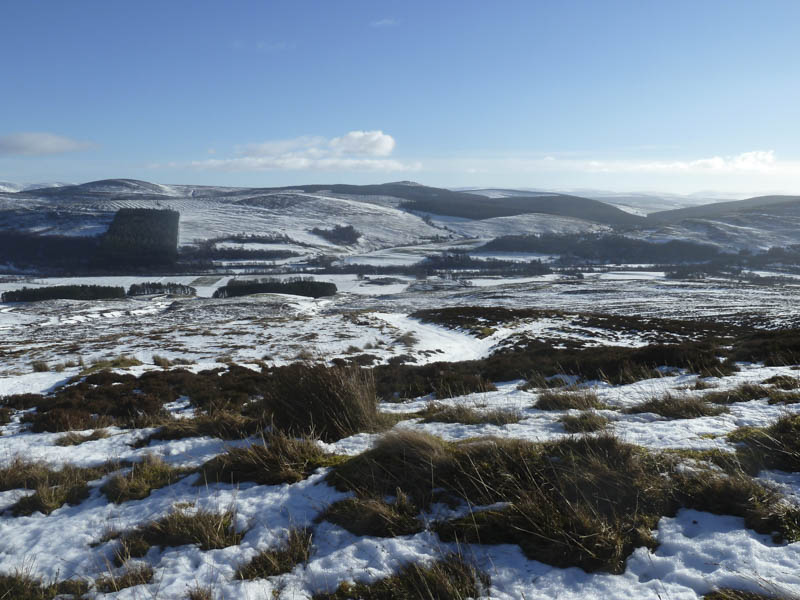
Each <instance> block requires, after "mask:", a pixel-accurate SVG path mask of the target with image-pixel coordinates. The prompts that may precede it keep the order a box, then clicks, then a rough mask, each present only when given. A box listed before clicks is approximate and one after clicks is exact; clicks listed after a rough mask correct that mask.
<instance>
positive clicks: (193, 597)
mask: <svg viewBox="0 0 800 600" xmlns="http://www.w3.org/2000/svg"><path fill="white" fill-rule="evenodd" d="M213 598H214V592H213V590H212V589H211V588H210V587H208V586H200V585H196V586H194V587H193V588H190V589H189V591H188V592H187V593H186V600H213Z"/></svg>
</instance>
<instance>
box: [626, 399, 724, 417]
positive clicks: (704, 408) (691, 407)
mask: <svg viewBox="0 0 800 600" xmlns="http://www.w3.org/2000/svg"><path fill="white" fill-rule="evenodd" d="M727 410H728V409H727V408H725V407H723V406H713V405H712V404H709V403H708V402H706V401H705V400H704V399H702V398H695V397H693V396H673V395H671V394H666V395H664V396H662V397H660V398H652V399H650V400H646V401H645V402H642V403H640V404H637V405H636V406H633V407H631V408H629V409H627V410H626V411H625V412H626V413H629V414H631V413H654V414H657V415H661V416H662V417H666V418H667V419H697V418H698V417H713V416H716V415H719V414H722V413H724V412H727Z"/></svg>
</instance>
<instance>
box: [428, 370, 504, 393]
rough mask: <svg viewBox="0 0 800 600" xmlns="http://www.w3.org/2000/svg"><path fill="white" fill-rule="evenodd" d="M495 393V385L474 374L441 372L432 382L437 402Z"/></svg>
mask: <svg viewBox="0 0 800 600" xmlns="http://www.w3.org/2000/svg"><path fill="white" fill-rule="evenodd" d="M495 391H497V386H495V384H493V383H492V382H491V381H488V380H486V379H484V378H483V377H481V376H480V375H475V374H474V373H460V372H457V371H452V370H443V371H441V372H440V373H439V376H438V377H437V378H436V379H435V380H434V382H433V395H434V396H436V398H438V399H439V400H444V399H445V398H457V397H458V396H466V395H467V394H485V393H486V392H495Z"/></svg>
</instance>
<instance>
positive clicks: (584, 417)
mask: <svg viewBox="0 0 800 600" xmlns="http://www.w3.org/2000/svg"><path fill="white" fill-rule="evenodd" d="M559 423H561V424H562V425H563V426H564V429H565V430H566V432H567V433H593V432H595V431H602V430H603V429H605V428H606V426H607V425H608V419H607V418H606V417H604V416H603V415H600V414H598V413H596V412H594V411H591V410H585V411H583V412H581V413H580V414H578V415H564V416H563V417H561V418H560V419H559Z"/></svg>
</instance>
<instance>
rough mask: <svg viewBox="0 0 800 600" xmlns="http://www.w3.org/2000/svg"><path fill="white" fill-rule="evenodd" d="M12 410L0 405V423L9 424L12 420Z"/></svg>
mask: <svg viewBox="0 0 800 600" xmlns="http://www.w3.org/2000/svg"><path fill="white" fill-rule="evenodd" d="M12 414H13V413H12V410H11V409H10V408H7V407H5V406H0V425H8V424H9V423H10V422H11V415H12Z"/></svg>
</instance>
